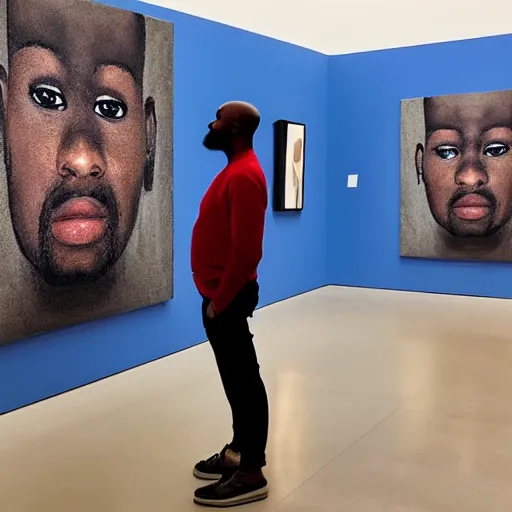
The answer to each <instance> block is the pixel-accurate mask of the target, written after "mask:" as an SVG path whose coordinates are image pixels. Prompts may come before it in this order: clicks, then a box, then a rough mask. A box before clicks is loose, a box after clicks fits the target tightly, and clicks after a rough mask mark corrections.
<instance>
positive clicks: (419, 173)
mask: <svg viewBox="0 0 512 512" xmlns="http://www.w3.org/2000/svg"><path fill="white" fill-rule="evenodd" d="M424 154H425V148H424V147H423V144H418V145H417V146H416V155H415V160H416V177H417V178H418V185H420V184H421V182H422V181H423V155H424Z"/></svg>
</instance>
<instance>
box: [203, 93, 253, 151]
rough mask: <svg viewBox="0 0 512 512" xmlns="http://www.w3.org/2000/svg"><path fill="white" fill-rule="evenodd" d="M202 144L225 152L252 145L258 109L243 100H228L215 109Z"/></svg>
mask: <svg viewBox="0 0 512 512" xmlns="http://www.w3.org/2000/svg"><path fill="white" fill-rule="evenodd" d="M216 117H217V119H216V120H215V121H213V122H212V123H210V125H209V129H210V131H209V132H208V133H207V135H206V137H205V139H204V141H203V144H204V146H205V147H206V148H207V149H211V150H220V151H224V152H226V153H233V152H235V153H236V152H237V151H238V150H239V149H240V150H244V149H246V148H248V147H252V139H253V136H254V134H255V133H256V130H257V129H258V127H259V125H260V113H259V112H258V109H257V108H256V107H255V106H254V105H251V104H250V103H247V102H245V101H230V102H228V103H224V104H223V105H221V106H220V107H219V109H218V110H217V116H216Z"/></svg>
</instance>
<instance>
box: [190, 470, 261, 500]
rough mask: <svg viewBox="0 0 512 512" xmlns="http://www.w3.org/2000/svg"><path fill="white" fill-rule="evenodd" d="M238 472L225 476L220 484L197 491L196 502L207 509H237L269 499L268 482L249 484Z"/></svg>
mask: <svg viewBox="0 0 512 512" xmlns="http://www.w3.org/2000/svg"><path fill="white" fill-rule="evenodd" d="M239 475H240V472H239V471H236V472H235V473H234V474H233V475H231V476H230V477H228V476H224V477H222V478H221V479H220V480H219V481H218V482H216V483H214V484H210V485H207V486H206V487H201V488H199V489H197V491H196V492H195V494H194V502H195V503H196V504H198V505H204V506H207V507H219V508H225V507H235V506H238V505H246V504H247V503H253V502H255V501H261V500H264V499H265V498H267V497H268V484H267V480H266V479H265V478H263V479H262V480H260V481H259V482H257V483H247V482H246V481H244V480H242V479H241V478H240V477H239Z"/></svg>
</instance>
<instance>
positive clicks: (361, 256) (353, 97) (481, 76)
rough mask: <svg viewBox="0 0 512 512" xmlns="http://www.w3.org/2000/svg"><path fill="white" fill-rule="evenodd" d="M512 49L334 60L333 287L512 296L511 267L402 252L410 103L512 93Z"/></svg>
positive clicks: (510, 44)
mask: <svg viewBox="0 0 512 512" xmlns="http://www.w3.org/2000/svg"><path fill="white" fill-rule="evenodd" d="M511 52H512V36H510V35H507V36H498V37H489V38H483V39H475V40H467V41H458V42H452V43H443V44H433V45H425V46H418V47H410V48H400V49H394V50H385V51H376V52H369V53H361V54H353V55H343V56H336V57H333V58H331V59H330V61H329V84H328V89H329V90H328V103H329V119H328V143H329V156H328V168H329V177H328V185H329V186H328V221H327V222H328V248H327V274H328V281H329V283H332V284H342V285H349V286H362V287H374V288H389V289H396V290H413V291H426V292H440V293H450V294H461V295H479V296H490V297H512V287H511V286H510V278H509V276H510V271H511V269H512V267H511V265H510V264H502V263H495V264H492V263H478V262H469V263H466V262H464V263H463V262H448V261H433V260H419V259H401V258H400V256H399V234H400V231H399V230H400V222H399V221H400V218H399V215H400V207H399V204H400V203H399V195H400V148H399V145H400V100H401V99H405V98H417V97H423V96H431V95H440V94H453V93H470V92H485V91H492V90H499V89H510V88H512V69H511V68H510V66H508V65H507V64H506V62H507V56H508V55H509V54H510V53H511ZM348 174H358V175H359V184H358V188H351V189H348V188H347V175H348Z"/></svg>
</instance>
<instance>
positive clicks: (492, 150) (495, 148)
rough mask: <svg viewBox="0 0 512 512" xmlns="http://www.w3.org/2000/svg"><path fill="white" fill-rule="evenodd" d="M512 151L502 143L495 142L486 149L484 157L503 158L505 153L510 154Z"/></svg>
mask: <svg viewBox="0 0 512 512" xmlns="http://www.w3.org/2000/svg"><path fill="white" fill-rule="evenodd" d="M509 151H510V148H509V147H508V146H506V145H505V144H501V143H500V142H495V143H493V144H489V145H488V146H486V147H485V149H484V155H485V156H491V157H496V156H501V155H504V154H505V153H508V152H509Z"/></svg>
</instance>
